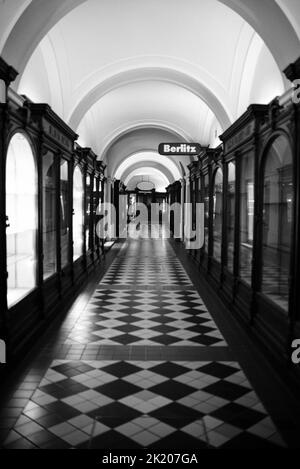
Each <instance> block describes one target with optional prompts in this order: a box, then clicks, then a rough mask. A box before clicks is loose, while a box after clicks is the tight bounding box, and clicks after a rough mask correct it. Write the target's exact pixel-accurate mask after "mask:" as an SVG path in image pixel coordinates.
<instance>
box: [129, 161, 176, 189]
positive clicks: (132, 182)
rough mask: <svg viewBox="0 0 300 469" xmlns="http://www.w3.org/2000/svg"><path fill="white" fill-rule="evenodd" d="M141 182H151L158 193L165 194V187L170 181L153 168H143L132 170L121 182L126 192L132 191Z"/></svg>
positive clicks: (162, 173)
mask: <svg viewBox="0 0 300 469" xmlns="http://www.w3.org/2000/svg"><path fill="white" fill-rule="evenodd" d="M142 180H144V181H150V182H152V183H153V184H154V187H155V189H156V191H158V192H165V190H166V187H167V186H169V184H170V183H171V182H172V180H169V179H168V178H167V177H166V175H165V174H164V172H163V171H160V170H158V169H157V168H155V167H153V166H144V167H143V168H140V169H133V170H132V171H131V172H130V173H129V174H128V176H127V177H126V178H125V179H124V180H123V182H124V184H125V186H126V188H127V189H128V190H134V189H135V188H136V185H137V183H138V182H141V181H142Z"/></svg>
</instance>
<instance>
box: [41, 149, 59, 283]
mask: <svg viewBox="0 0 300 469" xmlns="http://www.w3.org/2000/svg"><path fill="white" fill-rule="evenodd" d="M55 186H56V173H55V159H54V155H53V153H51V152H48V153H47V154H46V155H45V156H44V157H43V253H44V269H43V270H44V278H45V279H46V278H48V277H50V276H51V275H53V274H54V273H55V272H56V209H55V207H56V188H55Z"/></svg>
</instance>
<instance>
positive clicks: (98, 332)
mask: <svg viewBox="0 0 300 469" xmlns="http://www.w3.org/2000/svg"><path fill="white" fill-rule="evenodd" d="M83 329H84V331H85V333H84V334H82V330H83ZM86 340H88V341H89V343H93V344H95V345H96V344H98V345H158V346H163V345H176V346H178V345H180V346H226V342H225V340H224V338H223V336H222V334H221V333H220V331H219V330H218V328H217V326H216V324H215V322H214V321H213V319H212V317H211V315H210V313H209V312H208V310H207V308H206V306H205V305H204V303H203V301H202V300H201V298H200V296H199V294H198V293H197V291H196V290H194V289H187V290H182V289H175V290H164V289H161V290H146V291H140V290H133V289H124V290H117V289H114V288H112V287H110V288H103V283H102V282H101V285H100V288H98V289H96V291H95V293H94V295H93V297H92V298H91V300H90V302H89V305H88V307H87V308H86V310H85V312H84V315H82V316H81V318H80V319H79V321H78V322H77V323H76V324H75V326H74V328H73V329H72V331H71V332H70V334H69V336H68V338H67V342H66V343H85V342H86Z"/></svg>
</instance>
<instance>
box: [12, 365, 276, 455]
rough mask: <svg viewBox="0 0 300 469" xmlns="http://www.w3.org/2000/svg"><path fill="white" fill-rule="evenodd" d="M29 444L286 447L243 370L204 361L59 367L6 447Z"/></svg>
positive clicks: (43, 384)
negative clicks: (19, 442) (241, 443)
mask: <svg viewBox="0 0 300 469" xmlns="http://www.w3.org/2000/svg"><path fill="white" fill-rule="evenodd" d="M70 376H72V378H70ZM91 378H92V379H93V380H95V382H94V381H92V382H91ZM96 381H97V382H98V386H95V384H96ZM62 391H63V392H62ZM47 435H48V438H47ZM49 436H50V440H49ZM23 438H26V441H28V442H31V443H32V444H34V445H35V447H40V448H45V447H49V441H52V442H53V444H54V445H55V447H59V448H60V447H66V448H108V447H109V448H174V447H180V448H196V447H197V448H209V447H212V448H222V447H235V445H238V444H239V442H243V444H245V445H246V446H247V447H262V448H264V447H266V448H272V447H274V448H275V447H276V446H278V445H283V444H284V443H283V442H282V441H281V438H280V436H279V435H278V433H277V430H276V428H275V426H274V424H273V422H272V420H271V419H270V418H269V416H268V415H267V412H266V411H265V409H264V407H263V406H262V404H261V402H260V401H259V399H258V397H257V395H256V394H255V392H254V391H253V389H252V388H251V385H250V384H249V382H248V380H247V379H246V377H245V375H244V373H243V372H242V370H241V369H240V367H239V365H238V363H236V362H197V361H194V362H183V361H176V362H175V361H174V362H166V361H112V360H111V361H67V360H55V361H53V363H52V364H51V367H50V368H49V369H48V371H47V373H46V375H45V377H44V378H43V380H42V381H41V383H40V385H39V387H38V389H37V390H36V391H35V392H34V394H33V396H32V398H31V400H30V401H29V403H28V404H27V406H26V407H25V409H24V411H23V415H22V416H21V417H20V419H19V420H18V422H17V424H16V425H15V428H14V430H12V431H11V433H10V435H9V436H8V438H7V440H6V442H5V445H4V446H5V447H6V448H12V447H15V446H16V444H17V442H18V441H20V440H22V439H23ZM22 441H23V440H22ZM179 445H180V446H179Z"/></svg>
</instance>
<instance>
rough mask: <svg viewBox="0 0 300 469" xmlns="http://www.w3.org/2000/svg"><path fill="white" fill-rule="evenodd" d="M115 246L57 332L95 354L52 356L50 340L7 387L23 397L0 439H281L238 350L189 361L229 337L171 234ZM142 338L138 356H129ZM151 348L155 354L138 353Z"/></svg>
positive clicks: (128, 442)
mask: <svg viewBox="0 0 300 469" xmlns="http://www.w3.org/2000/svg"><path fill="white" fill-rule="evenodd" d="M125 247H126V249H122V250H121V251H120V253H119V255H117V257H116V258H115V260H114V261H113V263H112V264H111V266H110V267H109V268H108V270H107V272H106V273H105V275H104V277H103V278H102V280H101V281H100V283H99V284H98V285H97V287H96V289H95V291H94V293H93V294H92V296H91V297H90V300H89V301H88V304H87V305H86V307H85V308H83V309H82V310H81V309H80V311H78V310H76V311H74V313H70V314H69V315H68V317H67V318H66V320H65V322H64V324H63V325H62V327H61V329H60V332H59V334H58V335H59V336H60V340H61V338H62V337H63V343H64V346H66V347H96V348H97V349H99V351H100V352H99V354H100V356H99V355H98V352H97V356H96V355H95V360H94V359H93V360H91V359H85V358H84V357H83V356H82V357H81V359H79V358H80V357H78V359H77V356H76V358H74V357H73V356H71V354H72V352H71V354H70V356H68V357H66V358H67V359H65V360H62V359H59V360H58V359H57V358H65V356H64V357H59V356H57V355H55V351H54V352H53V353H52V354H51V357H52V359H53V361H52V363H51V364H50V367H49V368H48V369H47V370H46V374H45V376H44V377H43V379H42V381H41V382H40V378H39V379H38V381H37V382H36V384H33V383H28V384H29V385H30V386H29V387H28V390H27V383H24V386H25V385H26V389H25V388H20V390H19V391H17V392H16V395H18V396H21V397H23V396H24V392H25V393H26V397H27V399H26V400H25V401H26V402H24V404H23V405H22V413H21V415H20V414H18V415H20V416H19V417H17V420H14V423H13V425H12V426H11V427H10V432H9V434H8V436H7V438H6V440H5V442H4V448H12V449H13V448H14V449H17V448H27V449H32V448H43V449H48V448H49V449H59V448H104V449H107V448H116V449H121V448H124V449H126V448H153V449H155V448H161V449H174V448H177V449H179V448H180V449H184V448H193V449H195V448H196V449H197V448H198V449H200V448H255V449H257V448H275V447H282V446H284V445H285V443H284V442H283V440H282V439H281V436H280V435H279V433H278V431H277V429H276V428H275V426H274V423H273V421H272V420H271V418H270V416H269V415H268V414H267V412H266V410H265V408H264V406H263V404H262V403H261V402H260V400H259V398H258V397H257V395H256V393H255V391H254V390H253V388H252V386H251V385H250V383H249V382H248V381H247V378H246V376H245V375H244V373H243V371H242V370H241V368H240V366H239V364H238V362H237V361H230V362H228V361H216V359H215V358H214V357H213V356H212V358H211V361H199V357H198V354H196V353H195V346H196V350H199V353H201V351H204V352H205V354H206V356H208V357H209V358H210V354H211V355H215V353H216V352H217V354H218V355H220V354H219V353H218V352H219V351H222V350H223V352H224V351H226V350H228V346H227V342H226V341H225V339H224V337H223V335H222V333H221V332H220V330H219V329H218V327H217V324H216V323H215V321H214V320H213V317H212V316H211V314H210V312H209V311H208V309H207V308H206V306H205V304H204V302H203V300H202V298H201V297H200V295H199V294H198V292H197V290H196V289H195V287H194V285H193V283H192V282H191V280H190V278H189V276H188V275H187V273H186V271H185V269H184V268H183V266H182V264H181V262H180V261H179V259H177V258H176V256H175V253H174V251H173V249H172V248H171V246H170V244H168V243H166V242H162V241H161V240H157V241H153V240H143V241H141V240H131V241H129V242H128V243H127V244H126V246H125ZM102 345H103V346H104V349H105V348H106V351H105V350H104V352H103V353H102V352H101V350H102ZM120 346H129V348H130V350H131V351H132V354H131V352H130V354H129V357H128V354H127V355H125V351H124V354H123V352H122V347H120ZM141 346H142V347H141ZM158 346H159V347H158ZM178 346H180V347H178ZM192 346H193V347H192ZM201 347H202V349H201ZM218 347H219V348H218ZM222 347H223V349H222ZM108 348H109V349H110V352H109V353H110V354H111V358H112V359H111V360H108V359H107V358H108V357H107V356H106V355H105V354H106V353H108V352H107V350H108ZM127 348H128V347H127ZM124 349H125V347H124ZM54 350H55V349H54ZM141 350H145V351H148V352H147V353H146V354H145V355H144V358H145V359H144V358H143V361H136V359H135V360H134V359H133V358H136V357H134V355H135V353H138V354H140V351H141ZM170 350H171V351H172V350H173V352H172V354H171V355H169V356H168V358H167V354H168V352H169V351H170ZM179 350H180V351H179ZM134 351H135V352H134ZM156 351H159V354H157V353H156ZM150 352H153V353H150ZM223 352H222V353H223ZM73 353H74V352H73ZM114 353H116V354H117V355H118V356H115V355H114ZM224 353H225V352H224ZM101 354H102V355H101ZM103 354H104V355H103ZM153 354H154V355H157V356H156V358H158V359H159V360H160V361H151V360H146V358H147V357H150V356H151V357H152V358H154V357H153ZM207 354H208V355H207ZM123 355H124V356H123ZM158 355H159V356H158ZM186 355H188V356H190V357H193V358H191V360H190V361H183V358H182V357H183V356H186ZM79 356H80V352H79ZM131 357H132V359H131V360H130V358H131ZM195 357H197V358H195ZM113 358H118V359H113ZM128 358H129V361H128V360H127V359H128ZM170 360H171V361H170ZM217 360H219V359H217ZM29 388H30V390H29ZM18 393H20V394H18ZM27 393H28V394H27ZM22 402H23V400H22ZM20 405H21V403H20ZM9 412H10V410H9Z"/></svg>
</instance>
